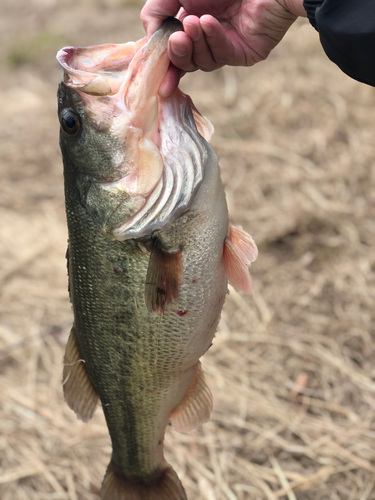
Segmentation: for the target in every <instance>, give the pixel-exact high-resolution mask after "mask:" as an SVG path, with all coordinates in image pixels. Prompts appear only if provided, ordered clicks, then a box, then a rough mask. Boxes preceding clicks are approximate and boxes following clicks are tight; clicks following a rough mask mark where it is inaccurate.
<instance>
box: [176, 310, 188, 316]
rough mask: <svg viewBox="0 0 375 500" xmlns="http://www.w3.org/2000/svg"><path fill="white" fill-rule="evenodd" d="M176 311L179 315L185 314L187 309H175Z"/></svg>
mask: <svg viewBox="0 0 375 500" xmlns="http://www.w3.org/2000/svg"><path fill="white" fill-rule="evenodd" d="M176 313H177V314H178V315H179V316H185V314H187V311H181V309H177V311H176Z"/></svg>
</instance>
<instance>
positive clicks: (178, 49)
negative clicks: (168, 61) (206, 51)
mask: <svg viewBox="0 0 375 500" xmlns="http://www.w3.org/2000/svg"><path fill="white" fill-rule="evenodd" d="M171 50H172V52H173V54H175V55H176V56H177V57H183V56H185V55H186V54H187V49H186V47H185V45H182V44H180V43H177V42H173V44H172V43H171Z"/></svg>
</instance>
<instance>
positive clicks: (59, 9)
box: [0, 0, 375, 500]
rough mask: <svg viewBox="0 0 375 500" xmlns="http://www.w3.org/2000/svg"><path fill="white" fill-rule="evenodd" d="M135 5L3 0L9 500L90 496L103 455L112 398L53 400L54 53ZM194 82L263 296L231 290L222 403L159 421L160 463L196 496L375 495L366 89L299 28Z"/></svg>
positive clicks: (60, 231) (355, 498)
mask: <svg viewBox="0 0 375 500" xmlns="http://www.w3.org/2000/svg"><path fill="white" fill-rule="evenodd" d="M23 3H24V10H22V5H23ZM139 9H140V5H139V4H138V5H137V4H136V2H135V5H131V4H130V3H129V2H128V3H126V2H120V1H118V2H116V1H112V2H109V1H104V0H103V1H101V2H99V1H98V2H96V3H93V2H89V1H88V0H87V1H86V2H81V3H80V4H79V5H76V2H70V1H67V2H64V5H62V4H61V3H59V2H57V1H55V0H43V1H42V0H33V1H28V2H23V1H20V2H17V3H15V2H13V1H12V2H11V1H10V0H5V1H4V3H3V4H2V16H1V21H0V32H1V33H2V42H3V43H2V46H1V49H0V64H1V68H0V71H1V80H0V113H1V120H0V137H1V139H0V140H1V146H0V158H1V169H0V175H1V182H0V207H1V218H0V258H1V267H0V282H1V290H0V315H1V322H0V394H1V398H0V498H1V499H2V500H34V499H35V500H44V499H45V500H47V499H48V500H52V499H64V500H65V499H66V500H67V499H69V500H94V499H98V492H99V488H100V483H101V479H102V477H103V474H104V470H105V467H106V465H107V462H108V460H109V456H110V442H109V438H108V434H107V430H106V426H105V423H104V419H103V416H102V413H101V411H100V410H99V411H97V413H96V414H95V416H94V418H93V420H92V421H91V422H90V423H88V424H82V423H81V422H79V421H77V420H76V418H75V415H74V414H73V413H72V412H71V411H70V410H69V409H68V408H67V406H66V405H65V403H64V401H63V398H62V389H61V371H62V356H63V350H64V343H65V341H66V338H67V334H68V331H69V328H70V324H71V321H72V314H71V310H70V305H69V302H68V296H67V290H66V288H67V287H66V271H65V260H64V255H65V246H66V238H67V235H66V227H65V217H64V206H63V188H62V165H61V159H60V154H59V150H58V123H57V119H56V111H55V108H56V106H55V91H56V86H57V83H58V80H59V75H60V73H59V70H58V68H57V65H56V64H55V62H54V53H55V52H56V50H57V49H58V48H59V45H62V44H64V43H75V44H77V45H86V44H92V43H104V42H110V41H115V42H122V41H126V40H129V39H135V38H137V37H139V36H141V35H142V28H141V25H140V22H139V21H137V17H138V15H139ZM21 11H22V12H23V16H20V14H19V12H21ZM41 31H42V32H43V33H44V35H43V36H39V35H40V32H41ZM46 33H47V34H48V33H49V34H51V33H53V36H47V35H46ZM40 40H42V41H40ZM61 40H63V42H62V43H61ZM31 41H32V43H31ZM20 44H21V45H20ZM38 44H39V45H38ZM31 46H32V50H31V54H28V57H27V58H24V59H22V57H21V59H17V58H15V57H14V54H15V53H16V54H19V53H20V50H21V53H22V51H27V50H28V48H30V47H31ZM20 47H21V49H20ZM35 47H37V49H35ZM17 51H18V52H17ZM184 89H185V90H187V91H188V92H189V93H190V94H192V96H193V98H194V100H195V103H196V105H197V107H198V108H199V109H200V110H201V111H202V112H204V113H205V114H206V115H207V116H208V117H209V118H210V119H211V120H212V121H213V123H214V125H215V128H216V134H215V136H214V138H213V141H212V143H213V145H214V148H215V149H216V151H217V153H218V155H219V156H220V158H221V165H222V175H223V180H224V182H225V184H226V190H227V195H228V203H229V207H230V213H231V216H232V219H233V220H234V221H235V222H236V223H237V224H242V226H243V227H244V228H245V229H246V230H248V231H249V232H250V233H251V234H252V235H253V236H254V238H255V240H256V241H257V243H258V245H259V249H260V257H259V259H258V261H257V262H256V263H255V265H253V267H252V275H253V279H254V284H255V293H254V297H253V298H251V299H248V298H245V297H244V296H242V295H241V294H238V293H236V292H235V291H234V290H231V293H230V295H229V297H228V300H227V303H226V306H225V310H224V312H223V315H222V321H221V324H220V327H219V331H218V333H217V338H216V340H215V342H214V346H213V347H212V348H211V349H210V351H209V353H208V354H207V355H206V356H205V358H204V367H205V370H206V372H207V374H208V379H209V383H210V386H211V388H212V389H213V393H214V397H215V412H214V414H213V418H212V420H211V422H210V423H208V424H206V425H205V426H203V428H201V429H199V430H197V431H196V432H193V433H191V434H189V435H181V434H178V433H176V432H174V431H173V430H172V431H168V433H167V437H166V454H167V458H168V460H169V461H170V462H171V463H172V464H173V465H174V466H175V468H176V470H177V471H178V473H179V475H180V477H181V479H182V481H183V483H184V485H185V487H186V490H187V493H188V496H189V499H191V500H192V499H194V500H214V499H216V500H227V499H228V500H235V499H238V500H245V499H254V500H258V499H259V500H263V499H264V500H276V499H287V500H296V499H298V500H328V499H329V500H331V499H332V500H346V499H347V500H349V499H350V500H374V499H375V419H374V415H375V399H374V393H375V380H374V378H375V368H374V366H375V352H374V334H375V332H374V326H373V325H374V316H375V308H374V298H375V274H374V270H375V253H374V251H373V247H374V246H375V223H374V221H375V162H374V158H375V143H374V140H373V131H374V129H375V115H374V112H373V109H374V104H375V93H374V89H372V88H370V87H367V86H365V85H361V84H358V83H356V82H354V81H352V80H350V79H349V78H347V77H345V76H344V75H342V74H341V73H340V71H339V70H338V69H337V68H335V67H334V65H332V64H331V63H330V62H329V61H328V60H327V59H326V57H325V56H324V55H323V54H322V51H321V49H320V46H319V42H318V37H317V34H316V33H315V32H314V30H313V29H312V28H311V27H309V26H308V25H307V24H306V23H299V24H298V25H297V26H295V27H294V28H293V30H291V32H290V33H289V35H288V36H287V38H286V40H285V41H284V43H283V44H282V45H281V46H280V47H279V48H278V49H277V50H276V51H275V53H274V54H273V55H272V56H271V57H270V58H269V60H268V61H267V62H266V63H262V64H259V65H258V66H257V67H255V68H252V69H233V68H226V69H224V70H221V71H219V72H217V73H216V74H194V75H190V76H188V77H186V78H185V82H184Z"/></svg>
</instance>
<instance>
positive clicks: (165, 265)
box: [145, 239, 183, 313]
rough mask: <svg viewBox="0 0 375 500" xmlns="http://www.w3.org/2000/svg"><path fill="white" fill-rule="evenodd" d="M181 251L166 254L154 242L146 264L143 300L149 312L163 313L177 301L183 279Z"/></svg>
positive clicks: (159, 245)
mask: <svg viewBox="0 0 375 500" xmlns="http://www.w3.org/2000/svg"><path fill="white" fill-rule="evenodd" d="M182 266H183V263H182V251H181V250H180V249H179V250H177V251H176V252H167V251H165V250H164V249H163V247H162V245H161V243H160V242H159V240H157V239H156V240H155V242H154V246H153V249H152V252H151V255H150V261H149V264H148V270H147V278H146V286H145V300H146V306H147V309H148V310H149V311H150V312H158V313H159V312H161V313H163V312H164V309H165V307H166V306H167V305H169V304H171V303H172V302H173V301H174V300H177V298H178V294H179V291H180V288H181V284H182V277H183V267H182Z"/></svg>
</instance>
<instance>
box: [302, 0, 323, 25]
mask: <svg viewBox="0 0 375 500" xmlns="http://www.w3.org/2000/svg"><path fill="white" fill-rule="evenodd" d="M323 2H324V0H303V6H304V8H305V11H306V12H307V17H308V19H309V21H310V23H311V24H312V25H313V26H314V28H315V29H316V30H317V31H318V26H317V24H316V20H315V10H316V9H317V7H320V6H321V5H322V3H323Z"/></svg>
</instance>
